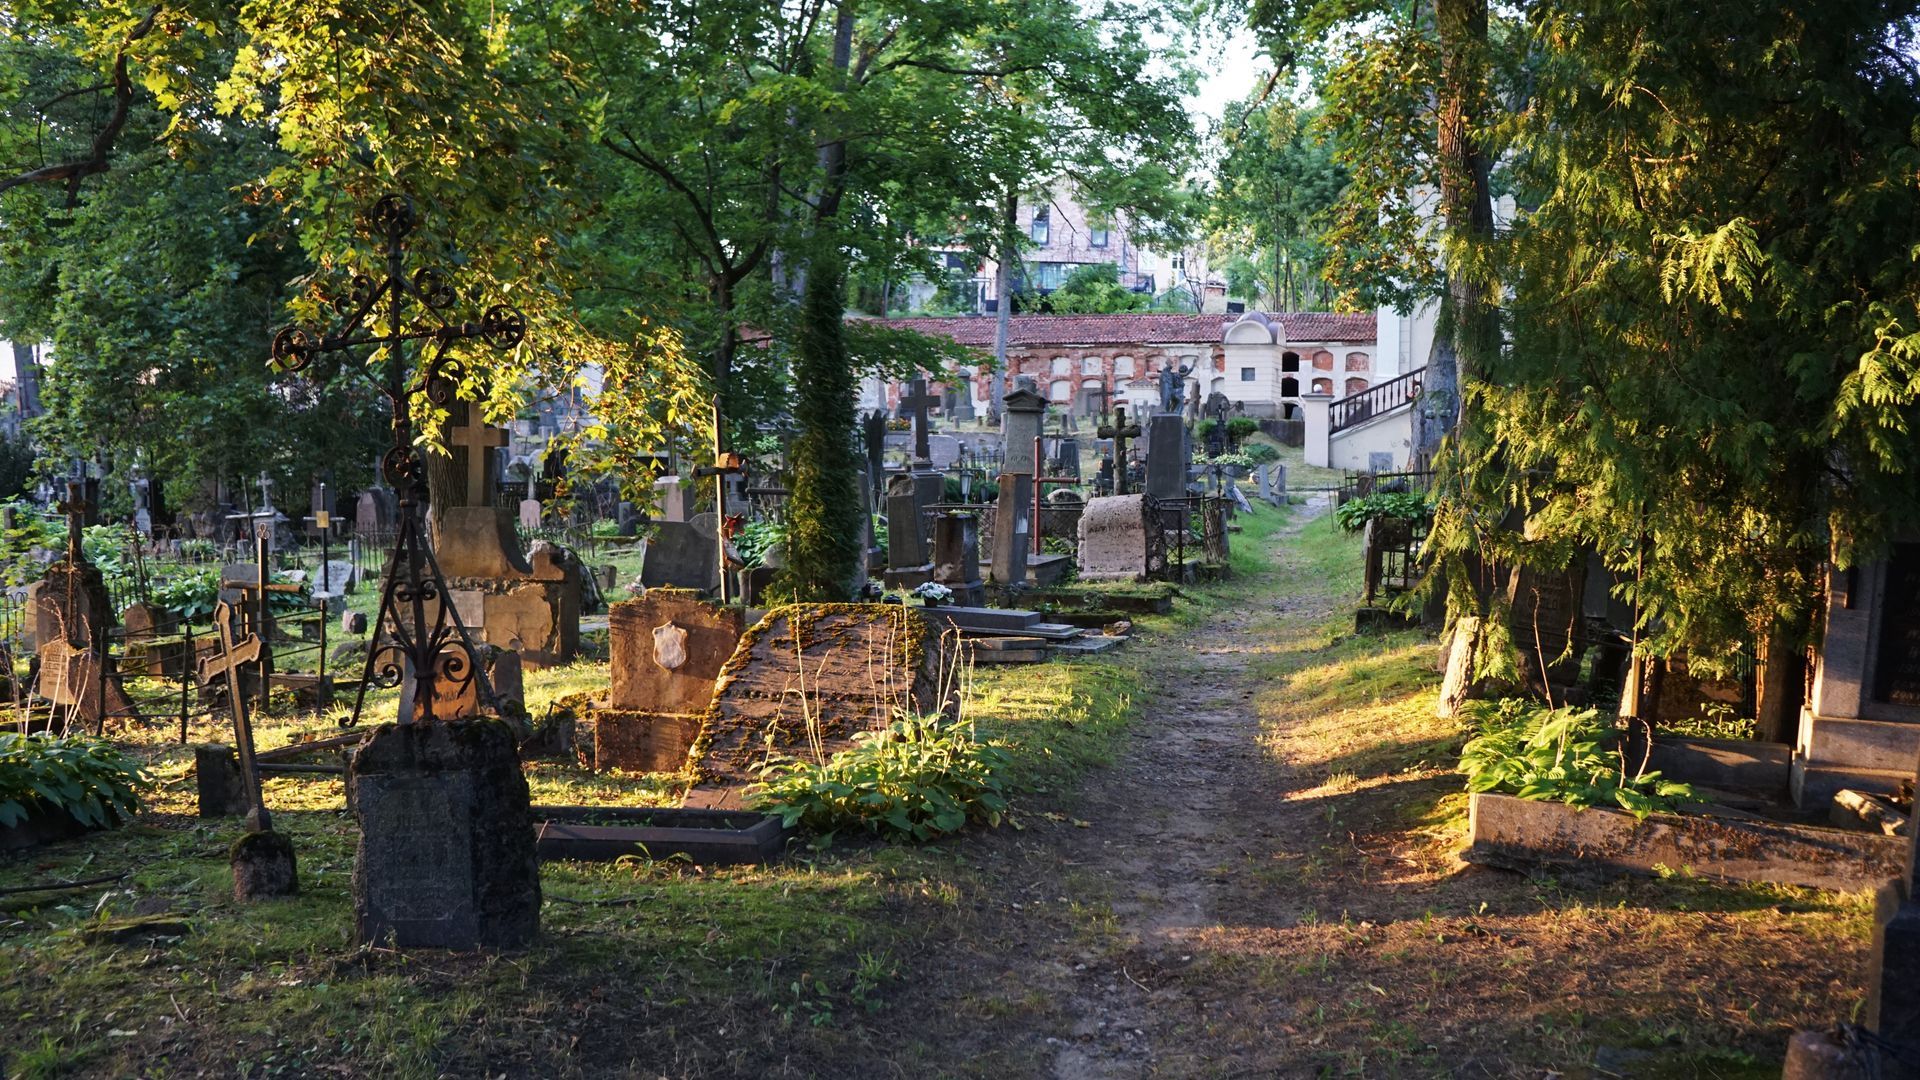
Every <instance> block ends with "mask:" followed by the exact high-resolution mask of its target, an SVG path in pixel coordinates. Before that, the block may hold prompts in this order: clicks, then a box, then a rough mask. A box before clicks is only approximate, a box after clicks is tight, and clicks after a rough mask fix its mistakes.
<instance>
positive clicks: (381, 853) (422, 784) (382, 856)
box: [361, 773, 473, 924]
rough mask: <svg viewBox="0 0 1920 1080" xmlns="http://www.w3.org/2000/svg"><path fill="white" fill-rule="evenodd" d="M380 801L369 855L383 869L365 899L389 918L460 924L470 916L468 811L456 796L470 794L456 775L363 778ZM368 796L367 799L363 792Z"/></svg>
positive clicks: (463, 797)
mask: <svg viewBox="0 0 1920 1080" xmlns="http://www.w3.org/2000/svg"><path fill="white" fill-rule="evenodd" d="M361 783H363V784H372V785H374V786H375V788H376V789H377V790H376V792H369V793H367V794H368V795H371V796H372V797H373V798H375V799H377V800H378V801H379V802H380V804H381V814H380V816H381V818H382V821H381V824H382V825H383V826H384V827H382V828H377V829H369V830H368V832H367V834H366V847H367V858H368V860H370V861H377V862H379V863H381V864H382V865H384V866H386V867H387V868H388V869H387V872H386V873H385V874H382V875H380V876H378V877H376V878H372V879H371V880H369V881H368V883H367V897H368V900H369V901H370V902H371V903H372V904H373V906H374V907H375V908H377V909H378V910H379V911H381V912H383V913H385V915H386V918H387V921H388V922H390V923H402V922H404V923H421V924H428V923H442V924H458V923H461V922H466V921H471V920H472V918H473V911H472V908H473V897H472V894H471V891H470V890H468V889H466V888H464V886H465V885H466V883H467V882H468V881H469V880H470V879H471V877H472V865H471V863H472V847H473V845H472V841H471V837H469V835H468V833H467V829H468V826H469V818H468V815H467V814H466V813H465V812H464V811H463V812H460V813H456V812H455V811H454V800H456V799H458V800H460V801H461V802H462V803H463V804H464V803H465V801H466V800H467V799H468V798H469V797H470V794H471V793H470V792H469V790H468V789H469V788H470V787H471V785H472V781H471V780H470V779H469V778H468V777H467V776H466V775H465V774H461V773H455V774H451V775H441V776H405V775H401V776H379V777H367V778H364V779H363V780H362V781H361ZM363 797H365V796H363Z"/></svg>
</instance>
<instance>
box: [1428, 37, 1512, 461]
mask: <svg viewBox="0 0 1920 1080" xmlns="http://www.w3.org/2000/svg"><path fill="white" fill-rule="evenodd" d="M1434 21H1435V27H1436V29H1437V30H1438V31H1439V39H1440V87H1439V89H1440V123H1439V132H1438V137H1439V138H1438V142H1439V150H1440V154H1439V166H1440V169H1439V172H1440V212H1441V215H1442V217H1443V219H1444V221H1445V224H1446V232H1445V234H1444V239H1443V241H1442V242H1443V244H1444V245H1445V252H1444V255H1445V259H1444V262H1445V265H1446V268H1447V295H1446V297H1445V299H1444V300H1443V301H1442V302H1441V305H1440V318H1439V323H1438V326H1437V328H1436V333H1435V334H1434V341H1433V353H1432V355H1431V356H1430V357H1429V359H1428V361H1427V373H1426V377H1425V378H1424V379H1422V380H1421V387H1422V390H1423V391H1424V393H1423V395H1422V397H1423V399H1424V401H1423V404H1422V413H1421V431H1420V438H1419V445H1418V446H1417V447H1416V448H1415V449H1416V450H1417V451H1418V453H1419V454H1420V455H1421V456H1423V457H1426V458H1427V459H1428V460H1431V459H1432V457H1433V455H1434V454H1435V453H1436V452H1437V451H1438V450H1439V448H1440V441H1441V439H1443V438H1444V437H1445V436H1446V435H1447V434H1448V433H1449V432H1451V431H1452V430H1453V428H1454V427H1455V425H1457V424H1458V423H1459V422H1460V408H1461V399H1462V397H1463V396H1464V391H1465V388H1466V386H1467V384H1469V383H1471V382H1472V381H1473V380H1474V379H1475V378H1476V377H1478V376H1480V375H1484V374H1485V372H1486V371H1487V368H1488V367H1489V366H1490V364H1491V361H1492V360H1493V351H1494V350H1495V349H1497V348H1498V347H1499V340H1500V337H1499V314H1498V311H1497V310H1496V309H1495V307H1494V300H1493V297H1494V289H1493V284H1492V282H1491V281H1490V277H1491V271H1490V269H1489V267H1488V265H1487V260H1488V257H1489V250H1488V248H1489V243H1490V241H1492V239H1493V192H1492V184H1491V180H1490V176H1489V171H1490V170H1489V164H1488V161H1487V155H1486V152H1485V150H1483V149H1482V148H1481V146H1480V143H1479V140H1478V139H1477V138H1476V137H1475V135H1474V126H1475V125H1476V124H1478V123H1480V122H1481V121H1482V120H1483V118H1484V111H1485V104H1486V101H1485V99H1486V79H1487V58H1486V49H1487V0H1439V3H1438V4H1437V5H1436V6H1435V11H1434Z"/></svg>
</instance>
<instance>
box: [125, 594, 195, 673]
mask: <svg viewBox="0 0 1920 1080" xmlns="http://www.w3.org/2000/svg"><path fill="white" fill-rule="evenodd" d="M120 625H121V626H122V627H123V628H125V632H126V642H127V650H126V657H125V659H124V660H122V661H121V668H122V669H123V670H127V671H137V672H142V673H144V674H147V675H178V674H180V672H181V671H182V670H184V669H185V667H186V665H187V662H188V656H187V646H186V643H185V642H184V641H169V642H165V643H161V642H159V640H158V639H160V638H163V637H172V636H174V635H176V634H178V633H179V632H180V620H179V618H178V617H176V616H175V615H174V614H173V612H171V611H168V610H166V609H165V608H162V607H159V606H157V605H154V604H146V603H135V604H129V605H127V609H126V610H125V611H122V612H121V613H120Z"/></svg>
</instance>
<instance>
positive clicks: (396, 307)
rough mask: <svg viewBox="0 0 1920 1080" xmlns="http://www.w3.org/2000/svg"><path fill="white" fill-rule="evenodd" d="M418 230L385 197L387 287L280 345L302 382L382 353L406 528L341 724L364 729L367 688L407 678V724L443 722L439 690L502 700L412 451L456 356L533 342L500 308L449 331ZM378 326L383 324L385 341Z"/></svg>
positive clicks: (521, 321)
mask: <svg viewBox="0 0 1920 1080" xmlns="http://www.w3.org/2000/svg"><path fill="white" fill-rule="evenodd" d="M417 224H418V218H417V217H416V215H415V213H414V209H413V203H412V201H411V200H409V199H408V198H407V197H406V196H404V195H388V196H386V197H385V198H382V199H381V200H380V201H379V202H377V203H375V204H374V206H373V210H372V212H371V213H370V214H369V215H368V225H369V227H370V228H371V230H372V231H373V232H374V233H375V234H376V235H377V236H379V237H380V238H381V239H382V240H383V241H384V250H383V252H382V255H383V256H384V258H385V260H386V273H385V276H384V278H383V279H382V280H380V281H377V282H376V281H375V280H374V279H373V278H371V277H368V276H367V275H365V274H355V275H354V276H353V286H352V289H351V291H350V292H349V293H348V294H347V295H346V296H344V297H341V298H340V299H338V300H337V301H335V303H334V311H335V312H337V313H338V314H340V315H343V316H345V317H346V323H345V324H344V325H343V326H342V327H341V328H340V329H339V330H337V331H335V332H334V333H331V334H325V335H320V336H316V335H314V334H312V333H309V332H308V331H307V330H305V329H302V328H300V327H291V326H290V327H287V328H286V329H284V330H281V331H280V333H279V334H278V335H276V336H275V337H274V339H273V363H274V366H275V367H277V368H279V369H280V370H281V371H286V372H294V371H300V370H301V369H303V368H305V367H307V366H308V365H309V364H311V363H312V362H313V361H314V359H315V358H316V357H318V356H320V355H321V354H323V353H347V354H351V353H352V352H353V351H355V350H358V349H367V350H371V351H372V353H374V354H384V355H383V356H382V363H381V364H379V365H378V366H377V367H376V366H372V365H368V366H364V367H361V368H359V369H358V370H360V371H361V372H362V373H364V374H366V375H367V376H368V377H369V378H371V379H373V381H374V383H375V385H377V386H378V387H379V389H380V392H381V393H382V394H384V395H386V398H387V400H388V402H389V403H390V404H391V405H392V407H393V446H392V447H391V448H390V449H388V451H387V453H386V457H385V458H383V459H382V460H381V466H380V468H381V472H382V473H384V474H385V476H386V479H387V482H388V483H389V484H391V485H392V486H393V489H394V491H395V492H396V493H397V494H398V496H399V500H398V501H399V512H400V514H399V516H400V520H399V522H398V526H399V527H398V530H397V533H396V535H395V537H394V545H393V555H392V557H391V558H390V559H389V561H388V563H387V566H388V570H387V580H386V583H385V586H384V588H383V589H382V591H381V595H380V614H379V617H378V619H376V621H375V623H374V628H375V635H376V636H375V639H374V646H373V648H372V649H371V650H369V651H368V653H367V664H366V671H365V677H364V678H363V679H362V680H361V684H360V692H359V695H358V696H357V697H356V698H355V699H354V706H353V715H352V716H350V717H348V718H347V719H346V720H344V721H342V723H345V724H352V723H356V722H357V721H358V720H359V718H360V708H361V706H362V705H363V704H364V703H365V701H366V695H367V687H368V686H369V685H379V686H388V687H391V686H398V685H400V683H401V681H402V680H403V679H412V680H413V684H412V687H411V690H412V693H411V694H410V695H406V694H403V695H402V699H403V704H402V707H401V710H400V717H399V719H400V722H401V723H403V724H405V723H409V722H411V721H412V719H413V717H414V716H415V715H418V716H419V717H420V718H421V719H423V720H426V721H428V722H431V721H432V720H433V719H434V715H433V708H434V702H435V700H436V697H437V696H438V697H451V696H452V695H450V694H446V693H445V692H444V691H442V692H441V693H439V694H436V688H438V687H443V686H444V687H451V688H458V687H460V686H464V685H465V684H466V683H468V682H471V681H472V680H474V679H475V678H478V679H479V680H480V695H479V696H480V699H481V700H482V701H491V700H492V699H493V689H492V687H491V686H489V685H488V683H487V679H486V674H485V672H483V671H481V670H480V665H479V662H478V657H477V656H476V655H475V653H474V649H473V641H472V639H471V637H470V636H469V635H468V633H467V628H466V625H465V624H464V623H462V622H461V621H460V613H459V612H458V611H457V610H456V609H455V608H454V605H453V604H452V603H451V602H449V601H448V599H447V584H446V580H445V578H443V577H442V576H441V574H440V564H439V561H438V560H436V559H435V558H434V556H433V550H432V547H431V546H430V545H429V544H428V541H427V529H426V523H425V521H424V520H423V514H424V511H425V504H426V497H427V470H426V465H425V463H424V462H422V461H421V460H420V458H419V455H418V454H417V453H416V452H415V450H414V446H413V412H412V400H413V396H414V395H415V394H422V395H425V396H426V398H427V399H428V400H429V401H431V402H433V403H434V404H435V405H438V406H442V407H445V406H447V405H449V404H451V403H452V401H453V392H454V387H455V386H457V385H458V383H459V382H460V378H461V375H462V374H463V372H462V369H461V367H460V362H459V360H458V359H457V358H456V357H453V356H451V355H449V350H450V349H451V348H452V346H454V345H455V344H456V343H459V342H465V341H474V340H479V341H484V342H486V343H487V344H488V345H490V346H492V347H493V348H494V349H496V350H500V351H505V350H508V349H511V348H513V347H514V346H516V345H518V344H520V342H521V340H522V339H523V338H524V337H525V336H526V331H527V320H526V316H524V315H522V314H520V312H518V311H516V310H515V309H513V308H511V307H508V306H506V305H504V304H495V305H493V306H492V307H489V308H487V309H486V312H485V313H484V314H483V315H482V316H481V318H480V321H479V322H477V323H474V322H459V323H455V322H449V321H448V319H447V317H446V314H445V313H446V312H447V311H448V310H449V309H451V308H452V307H453V305H454V304H455V302H457V301H458V299H459V296H458V295H457V294H456V293H455V292H454V290H453V286H452V285H451V284H450V283H449V282H448V281H447V279H446V278H445V277H444V276H442V275H441V273H440V272H439V271H438V270H435V269H432V268H430V267H429V268H422V269H418V270H415V271H414V272H413V274H412V275H411V276H409V275H408V274H407V272H406V239H407V237H408V236H409V235H411V234H412V232H413V230H414V228H415V226H416V225H417ZM414 305H418V307H419V308H420V309H421V310H422V311H423V313H424V316H425V317H424V319H422V320H421V321H420V322H418V323H414V324H409V323H408V321H407V318H408V309H409V307H411V306H414ZM383 309H384V310H383ZM376 321H380V322H383V323H384V325H383V326H382V327H380V328H379V330H378V331H376V329H375V326H374V323H375V322H376ZM414 344H419V345H423V346H429V347H431V350H432V355H431V356H430V357H429V358H428V360H427V362H426V364H425V366H424V368H423V369H422V370H421V371H420V372H419V374H418V376H417V377H416V376H415V374H414V372H413V369H412V365H411V363H410V362H409V360H408V356H407V353H408V347H409V346H411V345H414ZM403 613H405V616H406V617H404V618H403ZM407 697H411V699H412V707H411V708H409V707H408V706H407V705H406V704H405V699H406V698H407Z"/></svg>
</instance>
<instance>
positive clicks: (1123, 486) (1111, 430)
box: [1094, 405, 1140, 495]
mask: <svg viewBox="0 0 1920 1080" xmlns="http://www.w3.org/2000/svg"><path fill="white" fill-rule="evenodd" d="M1094 434H1096V435H1098V436H1100V437H1101V438H1103V439H1112V440H1113V493H1114V494H1115V495H1125V494H1126V493H1127V440H1128V439H1137V438H1139V437H1140V423H1139V421H1135V422H1133V423H1131V424H1129V423H1127V407H1126V406H1125V405H1115V406H1114V407H1113V423H1111V424H1101V425H1100V427H1099V428H1098V430H1096V431H1095V432H1094Z"/></svg>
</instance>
